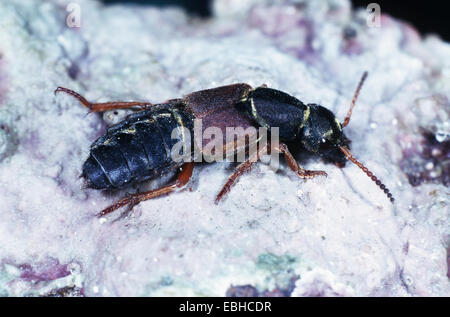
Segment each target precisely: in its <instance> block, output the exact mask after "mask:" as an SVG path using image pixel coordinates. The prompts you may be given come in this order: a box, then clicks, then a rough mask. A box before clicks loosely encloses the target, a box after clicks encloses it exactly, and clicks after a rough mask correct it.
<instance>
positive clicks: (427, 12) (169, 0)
mask: <svg viewBox="0 0 450 317" xmlns="http://www.w3.org/2000/svg"><path fill="white" fill-rule="evenodd" d="M103 2H104V3H119V2H120V3H126V2H129V3H137V4H152V5H158V6H181V7H184V8H185V9H186V10H187V11H188V12H189V13H190V14H192V15H196V16H200V17H208V16H210V15H211V7H210V3H211V1H210V0H131V1H124V0H103ZM352 2H353V6H354V7H364V8H366V7H367V5H368V4H369V3H371V2H376V3H378V4H379V5H380V7H381V12H382V13H387V14H389V15H391V16H393V17H396V18H398V19H401V20H403V21H406V22H409V23H411V24H412V25H414V26H415V28H416V29H418V30H419V32H421V33H422V34H428V33H435V34H438V35H439V36H440V37H441V38H442V39H444V40H446V41H447V42H450V23H449V21H450V11H448V10H447V7H446V5H445V4H446V2H447V1H445V0H440V1H437V0H428V1H412V0H403V1H399V0H383V1H381V0H352Z"/></svg>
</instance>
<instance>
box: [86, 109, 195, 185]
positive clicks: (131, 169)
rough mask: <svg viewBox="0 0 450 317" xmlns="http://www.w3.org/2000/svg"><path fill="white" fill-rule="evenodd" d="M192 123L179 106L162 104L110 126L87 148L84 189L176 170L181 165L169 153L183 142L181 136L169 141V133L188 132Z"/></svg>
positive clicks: (120, 183) (140, 179) (136, 180)
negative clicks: (183, 130) (176, 130)
mask: <svg viewBox="0 0 450 317" xmlns="http://www.w3.org/2000/svg"><path fill="white" fill-rule="evenodd" d="M192 122H193V118H192V115H190V114H189V113H188V112H186V111H185V110H184V109H183V108H182V107H181V106H173V105H168V106H167V105H166V106H153V107H152V108H150V109H148V110H143V111H140V112H137V113H135V114H132V115H130V116H128V117H127V118H126V119H125V120H124V121H122V122H120V123H118V124H116V125H113V126H111V127H110V128H108V130H107V131H106V133H105V134H104V135H103V136H101V137H100V138H99V139H97V141H95V142H94V143H93V144H92V145H91V150H90V155H89V157H88V159H87V160H86V162H85V163H84V165H83V176H84V177H85V178H86V180H87V183H88V186H89V187H92V188H96V189H111V188H121V187H124V186H125V185H127V184H130V183H134V182H140V181H144V180H148V179H151V178H153V177H155V176H157V175H160V174H161V173H163V172H165V171H167V170H169V169H171V168H176V167H178V166H179V165H181V164H182V163H183V162H181V163H180V162H174V161H173V160H172V158H171V155H170V151H171V149H172V147H173V146H174V145H175V144H176V143H177V142H180V141H183V142H185V141H187V140H184V138H185V136H184V135H183V134H182V133H180V134H179V137H178V138H175V139H172V138H171V136H172V131H173V130H174V129H176V128H182V127H185V128H187V129H189V131H192ZM192 135H193V134H192V133H191V136H192ZM190 142H192V140H190ZM191 144H192V143H191Z"/></svg>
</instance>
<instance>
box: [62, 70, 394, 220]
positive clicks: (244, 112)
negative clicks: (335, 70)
mask: <svg viewBox="0 0 450 317" xmlns="http://www.w3.org/2000/svg"><path fill="white" fill-rule="evenodd" d="M366 76H367V73H364V75H363V77H362V79H361V81H360V82H359V85H358V88H357V90H356V92H355V95H354V97H353V100H352V104H351V107H350V110H349V111H348V114H347V117H346V118H345V120H344V122H343V123H342V124H341V123H340V122H339V121H338V120H337V119H336V117H335V116H334V114H333V113H332V112H331V111H330V110H328V109H326V108H324V107H322V106H320V105H317V104H304V103H303V102H301V101H300V100H298V99H297V98H295V97H293V96H291V95H289V94H287V93H284V92H282V91H279V90H276V89H271V88H267V87H265V86H262V87H258V88H255V89H253V88H252V87H251V86H249V85H247V84H244V83H240V84H233V85H228V86H222V87H217V88H213V89H207V90H201V91H197V92H193V93H191V94H189V95H187V96H185V97H184V98H181V99H172V100H169V101H167V102H165V103H162V104H157V105H152V104H150V103H148V102H107V103H90V102H88V101H87V100H86V99H85V98H84V97H83V96H81V95H79V94H78V93H76V92H74V91H72V90H69V89H67V88H62V87H58V88H57V90H56V92H59V91H63V92H66V93H68V94H70V95H72V96H74V97H76V98H77V99H78V100H79V101H80V102H81V103H82V104H83V105H85V106H86V107H88V108H89V109H90V110H91V111H106V110H112V109H121V108H133V107H140V109H141V111H139V112H136V113H134V114H132V115H129V116H127V117H126V119H125V120H124V121H122V122H120V123H118V124H116V125H113V126H111V127H110V128H108V129H107V131H106V133H105V134H104V135H103V136H101V137H100V138H99V139H97V140H96V141H95V142H94V143H93V144H92V146H91V149H90V155H89V157H88V159H87V160H86V162H85V163H84V165H83V176H84V178H85V179H86V180H87V185H88V186H89V187H92V188H95V189H113V188H122V187H124V186H126V185H127V184H132V183H136V182H142V181H145V180H149V179H152V178H155V177H158V176H160V175H161V174H163V173H165V172H167V171H169V170H175V169H177V168H181V173H180V174H179V175H178V178H177V180H176V181H175V183H173V184H172V185H168V186H165V187H162V188H160V189H156V190H153V191H148V192H145V193H138V194H133V195H131V196H128V197H126V198H124V199H122V200H120V201H118V202H117V203H115V204H114V205H112V206H110V207H108V208H106V209H104V210H103V211H102V212H101V213H100V215H105V214H107V213H110V212H111V211H113V210H115V209H117V208H120V207H122V206H125V205H129V206H131V207H132V206H133V205H135V204H137V203H139V202H140V201H143V200H147V199H151V198H155V197H158V196H161V195H164V194H168V193H170V192H172V191H174V190H176V189H177V188H182V187H183V186H184V185H186V184H187V182H188V181H189V179H190V177H191V175H192V172H193V165H194V158H195V157H196V156H195V155H193V152H195V150H194V149H193V148H191V151H192V152H191V155H190V157H189V159H188V161H184V162H182V161H177V162H175V161H174V160H173V159H172V156H171V149H172V148H173V147H174V145H175V144H177V143H179V142H181V143H185V142H188V143H189V144H194V148H196V149H200V152H201V153H202V154H204V153H206V152H207V151H205V145H207V144H206V140H205V139H204V138H201V139H200V140H198V139H196V138H195V131H194V130H195V124H194V121H195V120H196V119H201V121H202V122H203V124H202V131H201V132H202V133H203V132H204V131H206V129H208V128H211V127H213V128H216V129H219V131H220V132H222V133H221V134H222V135H223V141H225V144H224V145H222V146H223V150H224V152H225V156H228V155H230V154H236V153H237V152H238V151H244V150H247V149H248V146H249V144H245V142H244V144H242V143H241V142H237V141H239V140H247V138H250V137H251V136H257V135H258V132H257V131H256V129H254V128H255V127H256V128H259V127H264V128H267V129H268V131H270V130H271V129H272V128H275V127H276V128H278V129H279V139H280V141H281V142H282V143H280V144H279V146H278V148H275V149H273V150H274V151H276V152H278V153H282V154H284V156H285V158H286V160H287V162H288V166H289V168H290V169H291V170H292V171H294V172H295V173H297V175H298V176H299V177H301V178H313V177H315V176H318V175H324V176H326V175H327V174H326V173H325V172H324V171H308V170H304V169H302V168H301V167H300V166H299V165H298V163H297V162H296V161H295V159H294V157H293V156H292V154H291V153H290V152H289V149H288V146H287V144H297V145H301V146H302V147H303V148H304V149H306V150H307V151H310V152H312V153H314V154H318V155H320V156H321V157H322V158H324V159H325V160H327V161H331V162H333V163H335V164H336V165H338V166H340V167H342V166H344V165H345V162H346V161H347V160H349V161H351V162H353V163H354V164H356V165H357V166H358V167H359V168H361V169H362V170H363V172H364V173H366V174H367V175H368V176H369V177H370V178H371V179H372V180H373V181H374V182H375V183H376V184H377V185H378V186H379V187H380V188H381V189H382V190H383V191H384V192H385V194H386V195H387V196H388V198H389V199H390V200H391V201H392V202H393V201H394V199H393V197H392V195H391V194H390V193H389V190H388V189H387V188H386V186H385V185H384V184H382V183H381V181H379V180H378V178H377V177H376V176H375V175H373V174H372V173H371V172H370V171H369V170H368V169H367V168H366V167H365V166H364V165H363V164H362V163H360V162H359V161H357V160H356V159H355V158H354V157H353V156H352V154H351V153H350V151H349V147H348V145H349V143H350V140H348V139H347V137H346V136H345V134H344V132H343V127H345V126H346V125H347V124H348V122H349V121H350V117H351V114H352V109H353V107H354V105H355V102H356V99H357V96H358V93H359V90H360V89H361V86H362V84H363V82H364V80H365V78H366ZM229 127H232V128H239V129H238V131H239V132H237V134H235V135H234V139H231V140H228V138H225V135H226V131H227V129H228V128H229ZM248 128H253V131H254V132H249V133H247V132H246V131H248V130H249V129H248ZM176 129H178V130H184V129H187V130H186V131H188V132H190V135H189V136H186V135H185V133H184V132H182V133H178V134H177V135H178V137H175V138H173V131H174V130H176ZM250 130H251V129H250ZM216 131H217V130H216ZM188 138H189V140H188ZM255 140H256V138H255ZM260 150H261V149H260ZM260 150H258V152H257V153H253V154H250V153H249V155H250V157H249V158H248V159H247V160H246V161H245V162H243V163H241V164H240V165H239V166H238V168H237V170H236V171H235V172H234V173H233V175H231V176H230V178H229V179H228V181H227V182H226V183H225V185H224V186H223V188H222V190H221V191H220V192H219V194H218V195H217V198H216V202H217V201H218V200H219V199H220V198H221V197H222V196H223V195H224V194H225V193H227V192H228V191H229V190H230V187H231V186H232V185H233V184H234V182H235V181H236V179H237V178H238V177H239V176H240V175H242V174H243V173H245V172H246V171H248V170H249V169H250V167H251V166H252V164H253V163H255V162H256V161H257V160H258V159H259V157H260V155H262V154H263V151H261V152H260ZM262 150H267V147H265V148H264V147H263V149H262ZM271 150H272V149H271ZM195 162H196V160H195Z"/></svg>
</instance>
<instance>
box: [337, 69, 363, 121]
mask: <svg viewBox="0 0 450 317" xmlns="http://www.w3.org/2000/svg"><path fill="white" fill-rule="evenodd" d="M368 74H369V73H368V72H367V71H365V72H364V74H363V75H362V77H361V80H360V81H359V84H358V87H357V88H356V91H355V94H354V95H353V99H352V103H351V105H350V109H348V112H347V116H346V117H345V119H344V122H343V123H342V127H345V126H346V125H347V124H348V123H349V122H350V117H351V116H352V112H353V108H354V107H355V104H356V99H358V95H359V91H360V90H361V88H362V86H363V84H364V81H365V80H366V78H367V75H368Z"/></svg>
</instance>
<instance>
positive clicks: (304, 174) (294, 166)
mask: <svg viewBox="0 0 450 317" xmlns="http://www.w3.org/2000/svg"><path fill="white" fill-rule="evenodd" d="M275 150H276V151H278V152H281V153H283V154H284V157H285V159H286V162H287V163H288V166H289V168H290V169H291V170H292V171H294V172H295V173H297V175H298V176H300V177H301V178H314V177H316V176H319V175H322V176H327V173H326V172H324V171H310V170H305V169H303V168H301V167H300V166H299V165H298V163H297V161H296V160H295V158H294V157H293V156H292V154H291V152H289V149H288V147H287V145H286V144H284V143H280V144H279V146H278V147H277V148H276V149H275Z"/></svg>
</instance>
